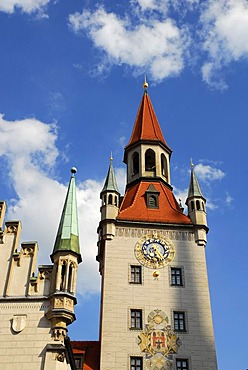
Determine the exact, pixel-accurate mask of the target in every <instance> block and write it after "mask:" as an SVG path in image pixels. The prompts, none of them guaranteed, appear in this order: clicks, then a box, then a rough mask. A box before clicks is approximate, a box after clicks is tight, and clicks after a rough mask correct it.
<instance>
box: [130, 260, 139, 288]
mask: <svg viewBox="0 0 248 370" xmlns="http://www.w3.org/2000/svg"><path fill="white" fill-rule="evenodd" d="M130 271H131V279H130V283H133V284H141V283H142V277H141V272H142V270H141V266H135V265H132V266H131V267H130Z"/></svg>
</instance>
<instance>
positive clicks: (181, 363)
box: [176, 358, 189, 370]
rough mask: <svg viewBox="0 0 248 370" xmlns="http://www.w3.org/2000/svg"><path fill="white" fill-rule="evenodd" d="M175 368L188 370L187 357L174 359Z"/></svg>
mask: <svg viewBox="0 0 248 370" xmlns="http://www.w3.org/2000/svg"><path fill="white" fill-rule="evenodd" d="M176 370H189V362H188V360H187V359H183V358H178V359H177V360H176Z"/></svg>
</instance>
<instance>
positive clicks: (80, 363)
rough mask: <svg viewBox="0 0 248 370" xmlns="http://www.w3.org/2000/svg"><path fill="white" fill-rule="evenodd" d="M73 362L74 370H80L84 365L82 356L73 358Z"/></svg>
mask: <svg viewBox="0 0 248 370" xmlns="http://www.w3.org/2000/svg"><path fill="white" fill-rule="evenodd" d="M74 360H75V365H76V369H77V370H82V368H83V365H84V355H82V356H75V357H74Z"/></svg>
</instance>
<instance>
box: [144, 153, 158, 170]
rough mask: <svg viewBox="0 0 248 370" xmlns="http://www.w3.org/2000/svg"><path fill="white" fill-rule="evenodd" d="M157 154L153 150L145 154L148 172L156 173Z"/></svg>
mask: <svg viewBox="0 0 248 370" xmlns="http://www.w3.org/2000/svg"><path fill="white" fill-rule="evenodd" d="M155 167H156V163H155V152H154V150H152V149H147V151H146V154H145V169H146V171H155Z"/></svg>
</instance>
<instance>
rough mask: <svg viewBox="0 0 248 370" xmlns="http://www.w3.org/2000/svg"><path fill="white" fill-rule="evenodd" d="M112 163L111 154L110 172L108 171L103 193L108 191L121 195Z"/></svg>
mask: <svg viewBox="0 0 248 370" xmlns="http://www.w3.org/2000/svg"><path fill="white" fill-rule="evenodd" d="M112 162H113V158H112V154H111V157H110V165H109V170H108V174H107V177H106V180H105V183H104V186H103V189H102V192H103V191H106V190H107V191H116V192H117V193H119V190H118V186H117V182H116V178H115V172H114V168H113V164H112Z"/></svg>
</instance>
